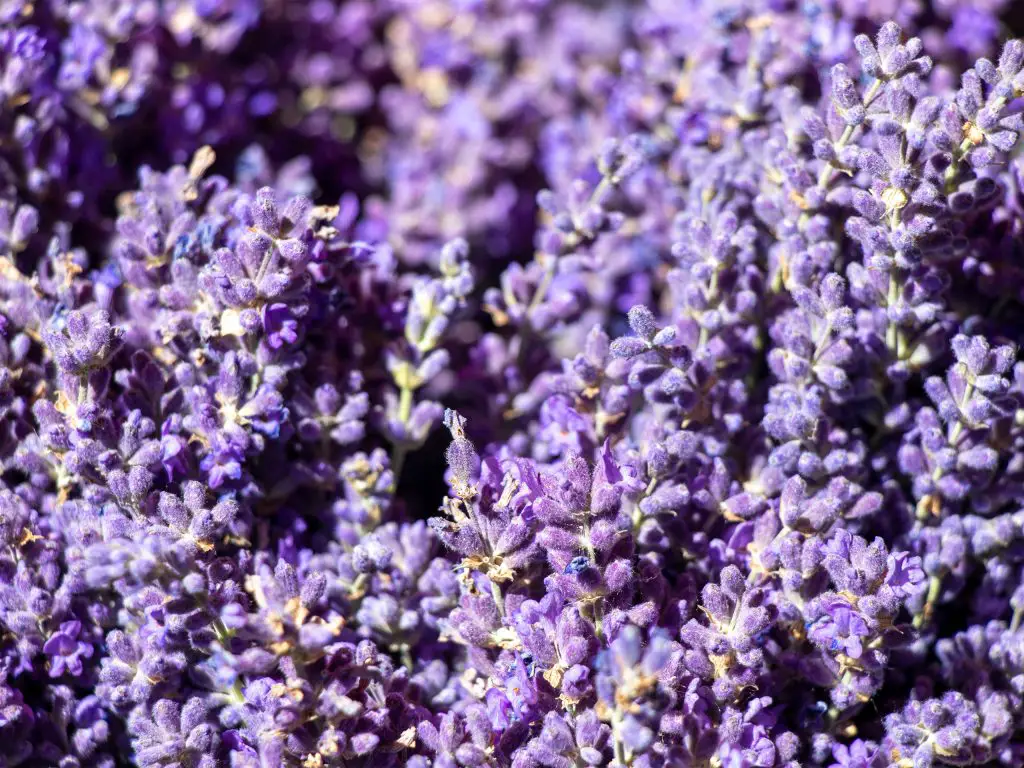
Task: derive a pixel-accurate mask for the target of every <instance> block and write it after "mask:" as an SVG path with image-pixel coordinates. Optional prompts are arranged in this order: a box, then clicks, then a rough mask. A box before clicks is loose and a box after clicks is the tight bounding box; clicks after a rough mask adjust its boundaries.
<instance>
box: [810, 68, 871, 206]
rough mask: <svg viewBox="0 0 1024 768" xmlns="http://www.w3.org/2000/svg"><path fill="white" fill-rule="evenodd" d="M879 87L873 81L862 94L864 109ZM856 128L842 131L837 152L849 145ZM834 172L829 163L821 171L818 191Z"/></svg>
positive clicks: (850, 127) (849, 126) (849, 127)
mask: <svg viewBox="0 0 1024 768" xmlns="http://www.w3.org/2000/svg"><path fill="white" fill-rule="evenodd" d="M881 87H882V81H881V80H875V81H874V82H873V83H872V84H871V86H870V87H869V88H868V90H867V93H865V94H864V108H865V109H867V108H868V107H869V106H871V102H872V101H874V100H875V97H876V96H877V95H878V91H879V89H880V88H881ZM856 128H857V126H855V125H848V126H846V128H845V129H844V130H843V135H842V136H840V137H839V141H837V142H836V143H835V145H834V146H835V148H836V149H837V150H839V149H842V148H843V147H845V146H846V145H847V144H849V143H850V139H852V138H853V132H854V131H855V130H856ZM835 170H836V168H835V166H834V165H832V164H831V163H829V164H828V165H826V166H825V167H824V168H822V169H821V173H820V174H819V175H818V187H819V188H820V189H824V188H825V187H827V186H828V183H829V182H830V181H832V174H834V173H835Z"/></svg>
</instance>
